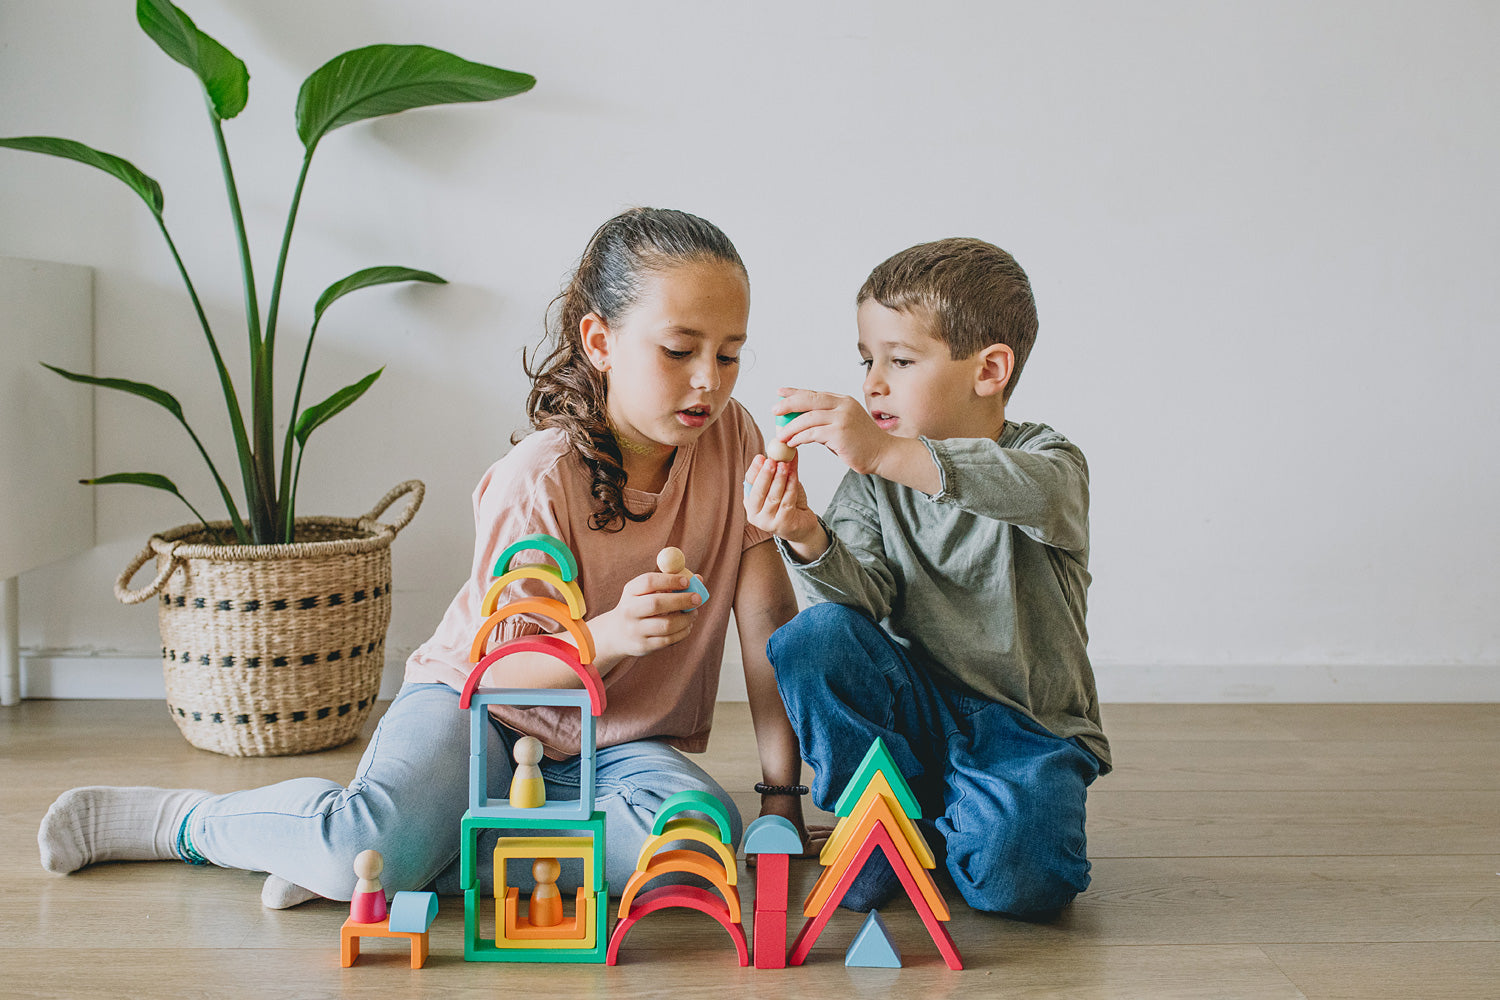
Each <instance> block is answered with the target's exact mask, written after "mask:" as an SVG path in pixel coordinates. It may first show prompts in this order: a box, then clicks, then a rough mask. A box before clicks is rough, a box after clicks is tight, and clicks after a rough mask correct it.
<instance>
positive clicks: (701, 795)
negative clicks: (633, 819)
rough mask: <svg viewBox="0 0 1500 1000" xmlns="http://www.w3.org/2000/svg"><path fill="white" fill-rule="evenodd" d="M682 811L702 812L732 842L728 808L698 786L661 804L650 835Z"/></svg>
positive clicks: (657, 831)
mask: <svg viewBox="0 0 1500 1000" xmlns="http://www.w3.org/2000/svg"><path fill="white" fill-rule="evenodd" d="M684 812H700V813H703V814H704V815H705V816H707V817H708V819H709V822H711V823H713V824H714V826H716V827H718V828H719V840H720V841H721V842H723V843H725V844H729V843H733V841H734V838H733V834H732V833H731V832H730V831H731V827H732V824H731V823H730V820H729V810H728V809H726V808H724V803H723V802H721V801H720V800H719V797H718V796H717V795H713V794H711V793H709V792H705V791H703V790H701V789H698V788H687V789H684V790H682V791H680V792H678V793H677V794H676V795H673V796H670V797H669V798H668V799H667V800H666V801H665V802H663V803H662V804H661V808H660V809H658V810H657V811H656V821H655V822H654V823H652V824H651V836H653V837H656V836H659V835H660V834H661V833H662V832H663V831H664V830H666V828H667V821H668V820H670V819H672V818H673V817H674V816H676V815H677V814H678V813H684ZM799 850H800V849H799Z"/></svg>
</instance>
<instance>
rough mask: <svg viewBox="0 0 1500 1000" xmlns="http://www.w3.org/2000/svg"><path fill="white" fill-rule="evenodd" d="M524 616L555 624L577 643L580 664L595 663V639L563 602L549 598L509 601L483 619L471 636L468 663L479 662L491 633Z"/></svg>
mask: <svg viewBox="0 0 1500 1000" xmlns="http://www.w3.org/2000/svg"><path fill="white" fill-rule="evenodd" d="M524 614H533V615H541V616H542V617H543V618H551V619H552V620H553V621H555V622H557V624H559V625H561V626H562V627H563V628H565V629H567V630H568V633H569V634H570V635H572V637H573V641H574V642H576V643H577V644H578V659H579V661H580V662H582V663H593V662H594V637H593V635H591V634H590V633H589V627H588V625H586V624H585V623H583V622H581V621H579V620H577V619H576V618H574V617H573V616H572V614H571V613H569V611H568V606H567V605H566V604H564V603H563V602H562V601H555V600H553V599H552V598H550V597H523V598H521V599H520V600H519V601H511V602H510V603H509V604H507V605H506V606H505V607H503V608H501V609H499V610H498V611H496V612H495V613H494V614H492V615H490V616H489V617H488V618H486V619H485V620H484V624H483V625H481V626H479V631H478V632H476V633H475V635H474V644H473V645H472V646H470V647H469V662H470V663H478V662H479V660H480V658H481V657H483V656H484V647H485V646H486V645H487V644H488V643H489V640H490V633H491V632H493V631H494V630H495V628H496V626H498V625H499V624H500V623H501V622H503V621H505V619H507V618H510V617H512V616H514V615H524Z"/></svg>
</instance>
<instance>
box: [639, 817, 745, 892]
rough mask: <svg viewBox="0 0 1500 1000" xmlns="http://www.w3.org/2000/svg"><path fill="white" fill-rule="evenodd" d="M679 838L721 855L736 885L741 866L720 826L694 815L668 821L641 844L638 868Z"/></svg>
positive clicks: (729, 878) (729, 877)
mask: <svg viewBox="0 0 1500 1000" xmlns="http://www.w3.org/2000/svg"><path fill="white" fill-rule="evenodd" d="M679 840H686V841H691V842H693V843H698V844H703V845H704V846H706V847H707V848H708V849H709V850H711V851H713V852H714V853H715V854H717V855H718V856H719V860H720V861H721V862H723V864H724V871H725V872H726V873H727V877H728V881H729V884H730V885H734V884H735V882H736V881H737V880H738V878H739V866H738V865H736V864H735V863H734V852H733V851H731V850H730V849H729V845H728V844H726V843H724V842H723V841H722V840H720V839H719V828H718V827H717V826H716V825H715V824H713V823H710V822H709V821H708V820H705V819H697V818H696V817H693V816H678V817H677V818H676V819H674V820H671V821H670V822H668V823H667V825H666V826H665V828H663V830H662V832H661V833H659V834H657V835H656V836H654V837H651V838H650V839H648V840H647V841H646V843H645V844H643V845H642V846H641V853H640V857H639V859H638V860H637V861H636V864H635V867H636V869H637V870H639V869H643V868H645V867H646V865H647V864H649V863H650V861H651V855H653V854H655V853H656V852H657V851H659V850H661V849H662V848H663V847H665V846H666V845H667V844H671V843H675V842H677V841H679Z"/></svg>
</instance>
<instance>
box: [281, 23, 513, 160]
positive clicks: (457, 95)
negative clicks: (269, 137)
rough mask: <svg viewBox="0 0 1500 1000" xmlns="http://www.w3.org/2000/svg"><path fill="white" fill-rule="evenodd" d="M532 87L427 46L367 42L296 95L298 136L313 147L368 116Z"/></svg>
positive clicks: (503, 71)
mask: <svg viewBox="0 0 1500 1000" xmlns="http://www.w3.org/2000/svg"><path fill="white" fill-rule="evenodd" d="M535 85H536V77H534V76H532V75H530V74H529V73H514V72H512V71H510V70H506V69H499V68H497V67H495V66H485V65H482V64H480V63H472V62H468V61H467V60H464V59H460V58H459V57H458V56H456V55H453V54H452V53H451V52H444V51H443V50H441V49H433V48H428V47H427V46H425V45H371V46H368V47H366V48H362V49H355V50H353V51H352V52H345V53H344V54H343V55H339V56H334V57H333V59H331V60H329V61H328V62H327V63H326V64H324V65H323V66H321V67H319V68H318V69H317V70H315V71H314V72H313V74H312V75H311V76H309V77H308V78H307V79H306V81H304V82H303V84H302V90H301V91H300V92H299V93H298V94H297V135H298V136H300V137H301V138H302V144H303V145H304V146H306V147H307V148H308V149H309V150H311V149H312V148H313V147H314V146H316V145H317V144H318V142H319V140H321V139H322V138H323V136H325V135H327V134H328V133H329V132H332V131H333V130H334V129H336V128H339V127H341V126H344V125H348V124H350V123H352V122H357V121H363V120H364V119H366V118H378V117H380V116H382V115H393V114H396V113H397V112H400V111H409V110H411V109H412V108H424V107H428V106H430V105H434V104H457V103H461V102H464V101H494V100H498V99H500V98H502V97H512V96H514V95H516V94H521V93H525V92H526V91H528V90H530V89H531V88H532V87H533V86H535Z"/></svg>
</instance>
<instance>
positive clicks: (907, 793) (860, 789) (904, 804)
mask: <svg viewBox="0 0 1500 1000" xmlns="http://www.w3.org/2000/svg"><path fill="white" fill-rule="evenodd" d="M876 772H879V773H881V774H883V775H885V780H886V781H888V782H890V783H891V791H893V792H895V793H896V801H897V803H898V804H899V805H900V806H901V811H902V812H904V813H906V815H908V816H910V817H911V818H912V819H921V818H922V808H921V806H918V805H917V797H916V796H915V795H913V794H912V793H911V786H910V785H908V784H907V783H906V778H905V777H904V776H903V775H902V774H901V771H900V770H899V769H898V768H897V767H896V762H895V761H894V760H892V759H891V752H890V751H889V750H888V749H886V746H885V741H884V740H882V739H881V738H880V737H879V736H877V737H875V742H874V743H871V744H870V752H869V753H867V754H865V759H864V760H862V761H860V764H859V767H857V768H855V770H854V777H852V778H850V779H849V784H847V785H845V786H844V794H843V795H840V796H839V801H838V803H837V805H835V806H834V809H833V811H834V812H835V813H836V814H837V815H839V816H848V815H849V814H850V813H851V812H853V810H854V807H855V806H856V805H858V804H859V797H860V796H861V795H863V794H864V793H865V786H866V785H868V784H869V783H870V781H871V779H873V778H874V777H875V774H876Z"/></svg>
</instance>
